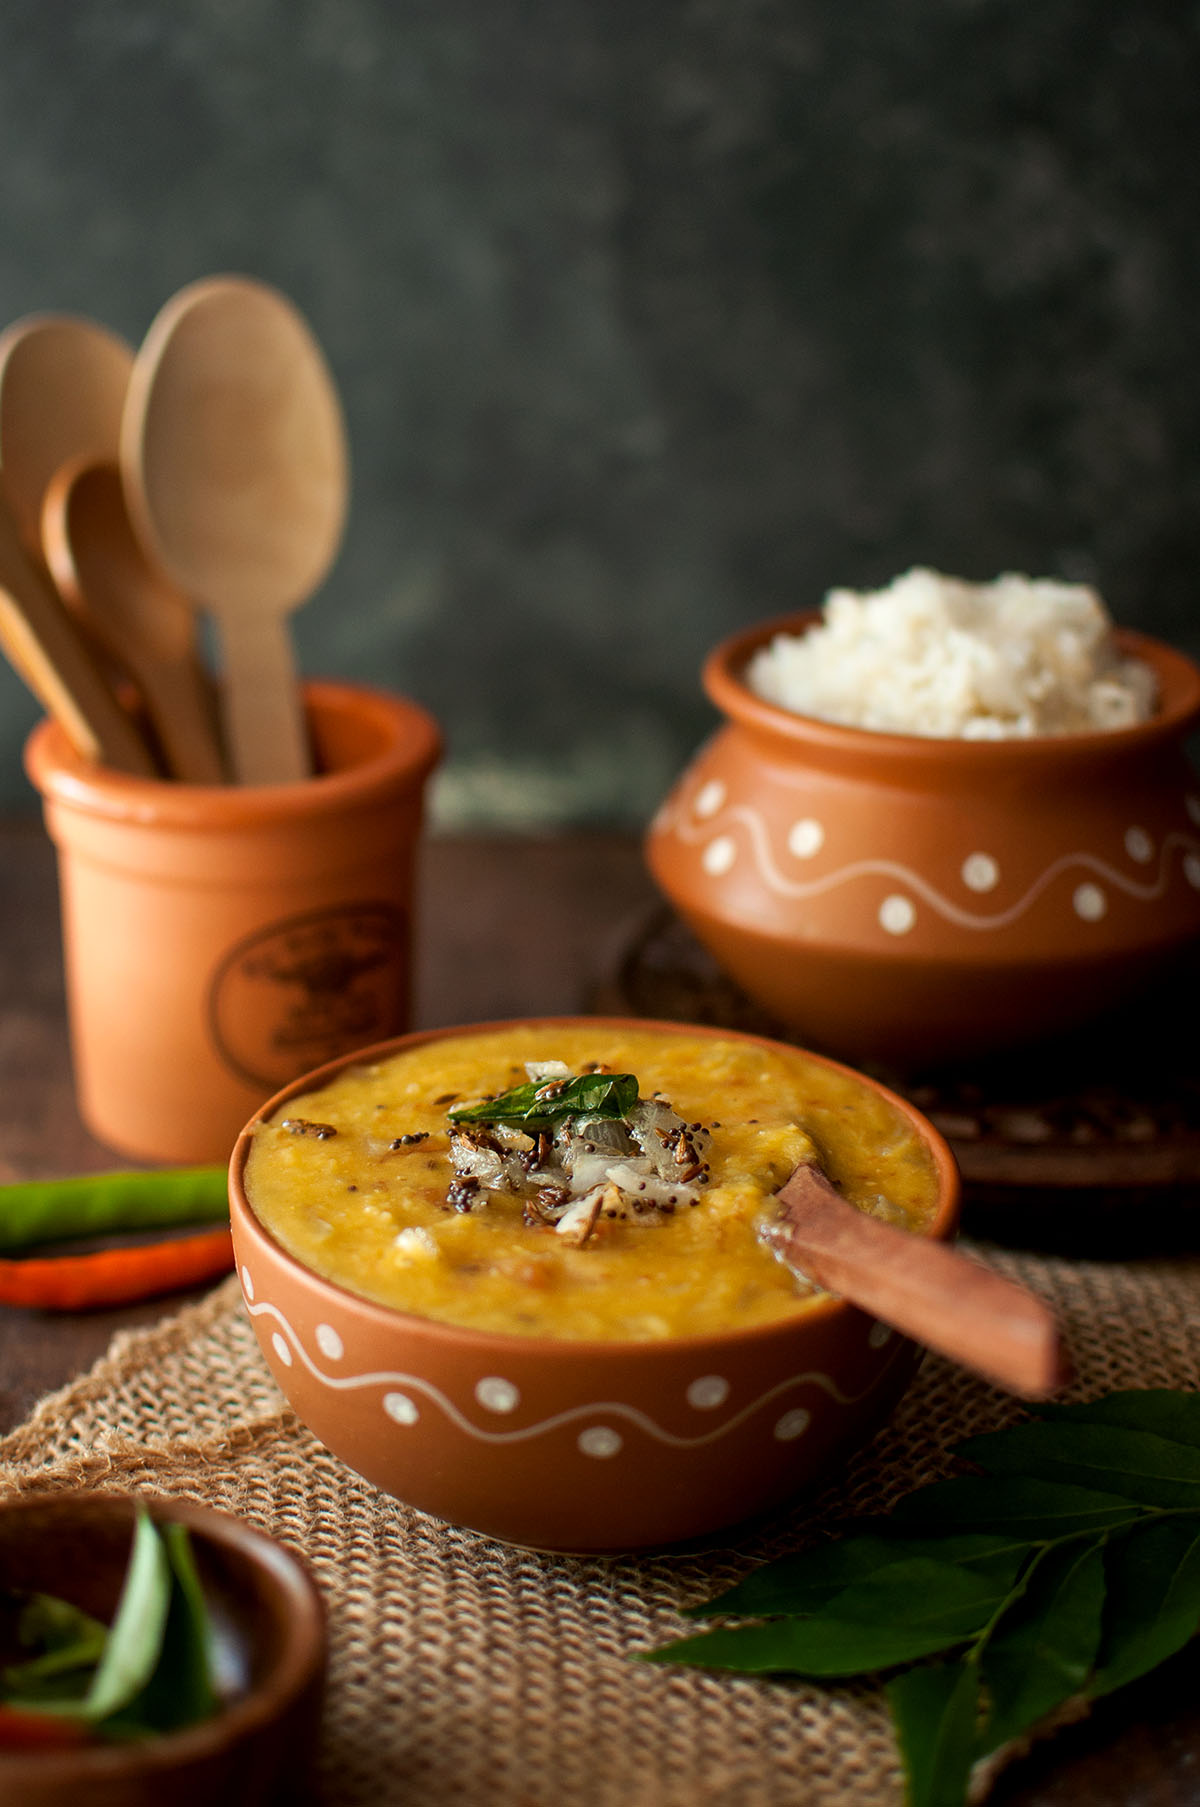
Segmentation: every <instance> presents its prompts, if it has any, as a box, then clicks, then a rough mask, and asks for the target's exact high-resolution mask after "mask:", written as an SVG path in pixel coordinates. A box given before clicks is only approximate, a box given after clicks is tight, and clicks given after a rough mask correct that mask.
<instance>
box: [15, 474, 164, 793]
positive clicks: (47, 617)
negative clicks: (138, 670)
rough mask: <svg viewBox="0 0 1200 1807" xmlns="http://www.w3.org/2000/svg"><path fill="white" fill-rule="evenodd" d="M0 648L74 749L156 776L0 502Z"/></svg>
mask: <svg viewBox="0 0 1200 1807" xmlns="http://www.w3.org/2000/svg"><path fill="white" fill-rule="evenodd" d="M0 646H3V649H4V651H5V653H6V654H7V655H8V658H9V660H10V662H11V663H12V665H13V667H14V668H15V670H16V671H17V673H18V675H19V676H20V677H22V678H23V679H24V681H25V683H26V684H27V685H28V686H29V688H30V690H32V691H33V693H34V695H35V696H36V697H37V698H38V699H39V701H40V702H41V703H42V704H43V705H44V706H45V708H46V709H47V710H48V712H49V713H50V714H51V715H52V716H53V717H54V718H55V720H56V721H58V722H59V723H60V725H61V726H62V728H63V731H64V732H65V734H66V735H67V738H68V739H69V740H70V742H71V745H72V746H73V747H74V748H75V749H76V751H77V752H79V753H81V754H82V755H83V756H84V757H85V758H86V759H94V760H96V761H97V762H98V763H99V764H101V765H107V766H111V767H112V768H113V770H114V771H118V772H133V773H136V774H137V776H138V777H141V778H153V777H155V776H156V775H157V774H156V772H155V768H154V761H153V760H152V759H151V757H150V750H149V748H148V747H147V745H146V743H145V741H144V740H143V739H142V736H141V735H140V734H139V733H138V730H137V728H136V727H135V725H134V723H133V721H132V720H131V719H130V717H129V716H128V715H127V714H126V713H125V711H124V709H122V707H121V705H120V703H119V702H118V701H117V699H116V697H115V696H114V694H113V692H112V690H111V689H110V687H109V685H108V683H107V681H106V679H105V677H104V675H103V673H102V672H101V671H100V668H99V666H98V665H97V664H96V662H95V660H94V659H93V658H92V655H91V653H90V652H89V651H88V649H87V646H86V645H85V643H84V641H83V639H82V637H81V635H80V633H79V630H78V628H77V627H76V626H75V623H74V622H73V621H72V620H71V617H70V616H69V615H68V613H67V611H66V609H65V608H64V607H63V604H62V602H61V601H60V599H59V597H58V596H57V594H56V593H55V591H54V590H52V589H51V587H50V585H49V584H48V583H47V581H46V579H45V578H44V577H43V576H42V574H41V572H40V571H39V570H38V569H37V567H36V566H35V565H34V564H33V563H32V562H31V560H30V559H29V557H28V555H27V554H26V552H25V549H24V547H23V546H22V544H21V541H20V538H19V537H18V534H17V530H16V526H15V525H14V522H13V519H12V516H11V514H10V513H9V511H8V508H7V507H6V506H0Z"/></svg>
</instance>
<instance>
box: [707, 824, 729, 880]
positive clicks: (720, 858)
mask: <svg viewBox="0 0 1200 1807" xmlns="http://www.w3.org/2000/svg"><path fill="white" fill-rule="evenodd" d="M736 858H737V848H736V847H735V846H734V843H733V841H732V839H731V838H730V836H729V835H727V834H719V835H718V836H717V838H716V840H715V841H710V842H709V843H708V846H707V847H706V848H705V849H704V852H703V854H702V855H701V859H700V863H701V865H702V866H703V867H704V870H705V871H706V872H707V873H708V875H709V877H710V878H723V877H724V875H725V873H727V872H728V871H729V868H730V867H731V866H732V865H733V862H734V860H735V859H736Z"/></svg>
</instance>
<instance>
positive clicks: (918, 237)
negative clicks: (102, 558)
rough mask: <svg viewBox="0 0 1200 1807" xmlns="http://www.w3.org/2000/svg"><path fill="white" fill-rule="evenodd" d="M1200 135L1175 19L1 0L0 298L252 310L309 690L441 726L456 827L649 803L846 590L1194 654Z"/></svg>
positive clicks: (1081, 9) (583, 816) (446, 809)
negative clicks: (320, 465) (1012, 610)
mask: <svg viewBox="0 0 1200 1807" xmlns="http://www.w3.org/2000/svg"><path fill="white" fill-rule="evenodd" d="M1198 109H1200V12H1198V11H1197V9H1196V7H1195V6H1192V5H1182V4H1177V3H1176V0H1171V3H1169V4H1166V3H1161V4H1141V5H1135V4H1123V3H1105V0H795V3H793V4H784V3H783V0H694V3H692V4H677V5H670V4H666V3H665V0H609V3H608V4H602V3H601V0H594V3H592V0H541V3H534V0H424V3H423V0H191V3H189V0H157V3H150V0H141V3H139V0H90V3H85V0H70V3H65V0H5V4H4V7H3V10H2V11H0V316H2V317H3V319H4V320H8V319H12V318H15V317H16V316H18V315H20V314H22V313H25V312H28V311H31V310H34V309H39V310H40V309H63V310H81V311H86V312H89V313H92V314H94V315H95V316H96V317H97V318H99V319H101V320H104V321H106V322H107V323H109V324H110V325H112V326H114V327H116V328H118V329H120V330H122V331H123V332H125V333H126V334H127V335H129V336H130V337H131V338H134V339H138V338H140V337H141V335H142V333H143V332H144V331H145V329H146V327H147V326H148V324H149V322H150V320H151V318H152V317H153V315H154V313H155V311H156V309H157V308H158V306H159V305H160V304H161V302H162V301H163V300H165V298H166V297H167V296H168V295H169V294H170V293H171V292H172V291H173V290H174V289H175V288H177V287H178V286H180V285H181V284H182V283H184V282H186V281H188V280H189V279H191V278H193V277H195V276H197V275H202V274H206V273H209V272H212V271H216V270H222V269H239V270H245V271H249V272H252V273H255V274H258V275H261V276H263V277H266V278H268V279H269V280H271V281H274V282H276V283H278V284H279V285H281V286H282V287H283V288H284V289H285V290H286V291H287V292H288V293H289V294H291V295H292V296H293V297H294V298H295V299H296V301H297V302H298V303H299V304H300V306H301V307H302V308H303V309H304V311H305V312H306V313H307V314H308V316H309V318H310V319H311V321H312V323H313V325H314V327H315V329H316V331H317V333H318V335H319V337H320V338H321V340H322V342H323V344H324V345H325V347H326V349H327V352H328V354H329V357H330V360H331V362H332V364H333V367H334V370H335V373H336V375H337V378H338V380H339V383H340V385H341V387H342V390H343V393H344V396H345V403H346V408H347V413H348V417H349V425H350V435H351V444H352V449H353V455H354V461H355V491H354V509H353V514H352V517H351V522H350V527H349V531H348V535H347V540H346V545H345V549H344V552H343V554H342V557H341V559H340V561H339V564H338V566H337V568H336V570H335V572H334V573H333V575H332V577H331V578H330V580H329V582H328V584H327V585H326V586H325V588H324V589H323V590H322V592H321V593H320V595H319V596H318V597H316V598H315V599H314V600H313V602H312V603H311V604H310V605H309V607H308V608H307V609H306V610H305V611H304V612H303V614H302V615H301V616H300V617H299V618H298V620H297V628H296V631H297V637H298V641H299V645H300V652H301V658H302V662H303V664H304V666H305V668H306V670H308V671H309V672H311V673H317V672H328V673H339V674H344V675H349V676H357V677H364V678H370V679H374V680H378V681H381V682H385V683H387V684H389V685H394V686H397V687H400V688H404V689H406V690H408V691H410V692H411V693H412V694H414V695H415V696H417V697H419V698H420V699H422V700H423V701H425V702H426V703H428V704H430V705H431V706H432V707H433V708H434V710H435V711H436V712H437V714H438V715H439V717H440V718H441V720H442V722H443V724H444V727H445V730H446V733H447V737H448V741H449V746H450V758H449V762H448V765H447V768H446V771H445V773H444V774H443V778H442V780H441V783H440V785H439V789H438V793H437V808H438V814H439V817H440V819H441V820H442V821H444V822H462V821H473V822H495V823H515V822H537V823H545V824H551V823H556V822H568V821H589V822H595V821H610V822H611V821H616V822H624V823H638V822H641V821H642V820H644V818H645V817H646V815H647V814H648V813H649V811H650V810H651V809H652V808H653V806H654V804H655V803H656V801H657V800H658V798H659V796H660V795H661V793H662V791H663V790H664V789H665V787H666V786H667V784H668V783H669V781H670V779H671V778H672V777H673V775H674V773H675V772H676V770H677V769H678V767H679V766H680V765H681V764H682V762H683V761H684V759H685V758H686V757H687V755H688V753H689V752H690V750H691V748H692V747H693V746H694V744H695V743H696V741H697V740H698V739H699V738H700V737H701V736H702V735H703V734H704V733H705V732H706V731H707V729H708V726H709V724H710V722H711V720H712V717H711V714H710V712H709V710H708V707H707V705H706V704H705V703H704V701H703V699H702V698H701V696H700V692H699V688H698V680H697V672H698V666H699V663H700V660H701V657H702V655H703V653H704V651H705V650H706V648H707V647H708V646H709V645H710V644H711V643H712V642H713V641H714V640H715V639H717V638H719V637H721V636H723V635H724V634H726V633H727V632H729V631H731V630H732V629H734V628H735V627H738V626H740V625H742V624H744V623H747V622H750V621H753V620H755V619H756V618H758V617H760V616H763V615H769V614H772V613H778V612H781V611H784V610H787V609H789V608H792V607H795V606H809V605H812V604H814V603H815V602H817V601H819V599H820V597H821V595H822V594H823V593H824V591H825V590H826V589H827V588H828V587H829V586H830V585H831V584H834V583H849V584H855V585H864V584H875V583H878V582H882V581H886V580H887V579H888V578H889V577H891V576H892V575H893V574H894V573H895V572H897V571H900V570H903V569H905V568H907V567H908V566H909V565H910V564H912V563H914V562H922V563H928V564H933V565H935V566H940V567H941V568H943V569H947V570H951V571H954V572H956V573H959V574H962V575H965V576H971V577H976V578H986V577H991V576H994V575H995V574H996V573H997V572H998V571H1000V570H1002V569H1023V570H1027V571H1030V572H1033V573H1034V574H1038V575H1050V574H1059V575H1065V576H1068V577H1077V578H1087V579H1094V580H1095V581H1097V582H1098V583H1099V585H1100V586H1101V588H1102V590H1103V592H1104V594H1105V595H1106V597H1107V598H1108V600H1109V603H1110V606H1111V607H1112V609H1113V611H1114V613H1115V614H1116V615H1117V617H1118V618H1119V619H1121V620H1123V621H1126V622H1130V623H1134V624H1138V625H1141V626H1143V627H1145V628H1148V629H1149V630H1150V631H1152V632H1157V633H1159V634H1162V635H1165V636H1167V637H1170V638H1173V639H1175V640H1178V641H1180V642H1182V643H1183V644H1185V645H1187V646H1189V647H1190V648H1191V649H1192V650H1200V616H1198V612H1197V608H1196V604H1195V601H1194V595H1195V586H1196V579H1197V572H1198V569H1200V420H1198V418H1197V416H1198V403H1200V360H1198V357H1197V350H1198V346H1197V318H1198V316H1200V267H1198V252H1197V244H1198V235H1200V209H1198V207H1197V200H1198V191H1200V110H1198ZM34 717H35V708H34V705H33V704H32V703H31V702H29V700H28V699H27V698H26V697H25V695H24V692H23V691H22V690H21V689H20V687H19V685H18V684H17V682H16V680H15V679H14V678H13V677H12V676H11V674H10V673H9V672H8V671H7V669H5V670H4V671H3V672H0V729H2V741H3V745H2V747H0V803H3V804H6V805H8V806H12V805H13V804H24V805H32V802H33V798H32V793H31V792H30V791H29V789H28V787H27V786H26V784H25V781H24V779H23V777H22V775H21V771H20V744H21V740H22V738H23V736H24V733H25V732H26V730H27V728H28V726H29V725H30V723H31V722H32V721H33V719H34Z"/></svg>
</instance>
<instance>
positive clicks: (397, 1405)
mask: <svg viewBox="0 0 1200 1807" xmlns="http://www.w3.org/2000/svg"><path fill="white" fill-rule="evenodd" d="M383 1409H384V1411H385V1412H386V1413H387V1415H388V1417H389V1418H390V1419H391V1421H392V1423H393V1424H415V1423H416V1422H417V1419H418V1418H419V1417H420V1416H421V1414H420V1412H418V1410H417V1408H416V1405H415V1404H414V1402H413V1401H412V1400H411V1399H410V1398H409V1396H408V1394H407V1393H385V1394H384V1396H383Z"/></svg>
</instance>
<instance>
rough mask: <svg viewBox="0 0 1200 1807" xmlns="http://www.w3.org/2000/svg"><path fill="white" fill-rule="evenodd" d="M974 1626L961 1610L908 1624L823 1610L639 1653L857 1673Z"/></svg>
mask: <svg viewBox="0 0 1200 1807" xmlns="http://www.w3.org/2000/svg"><path fill="white" fill-rule="evenodd" d="M977 1625H978V1617H977V1616H976V1615H972V1614H971V1613H969V1612H966V1613H964V1612H963V1611H962V1610H961V1609H960V1610H959V1611H957V1612H952V1613H950V1614H949V1615H948V1616H947V1618H946V1619H945V1620H940V1621H939V1620H936V1619H930V1620H924V1621H922V1622H920V1623H916V1622H913V1623H910V1624H907V1625H906V1624H898V1623H895V1622H893V1623H892V1624H877V1625H870V1624H863V1623H853V1624H851V1623H844V1622H842V1621H840V1620H838V1619H834V1618H830V1617H826V1616H821V1617H813V1618H810V1619H770V1620H768V1621H767V1622H766V1623H765V1624H762V1625H732V1626H722V1627H721V1628H720V1630H718V1631H710V1632H702V1633H701V1634H700V1636H699V1637H694V1638H681V1639H680V1641H679V1642H678V1643H677V1644H666V1645H664V1646H663V1647H662V1648H661V1649H658V1650H649V1651H644V1652H642V1653H641V1660H642V1661H644V1662H648V1663H687V1664H689V1665H690V1666H692V1667H695V1668H701V1669H736V1670H739V1671H743V1672H744V1673H746V1674H751V1675H753V1674H758V1675H763V1674H781V1673H788V1674H791V1675H805V1676H811V1677H815V1678H822V1677H830V1676H845V1675H863V1674H865V1673H867V1672H868V1671H871V1670H875V1669H891V1668H894V1667H895V1666H896V1665H897V1664H899V1663H911V1662H914V1661H915V1660H916V1659H917V1658H918V1657H922V1656H933V1655H935V1654H936V1653H937V1652H938V1651H941V1650H952V1649H954V1648H955V1647H956V1646H957V1645H959V1644H962V1643H964V1642H965V1641H966V1639H967V1638H968V1637H969V1636H970V1633H971V1632H972V1630H974V1629H975V1628H976V1626H977Z"/></svg>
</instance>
